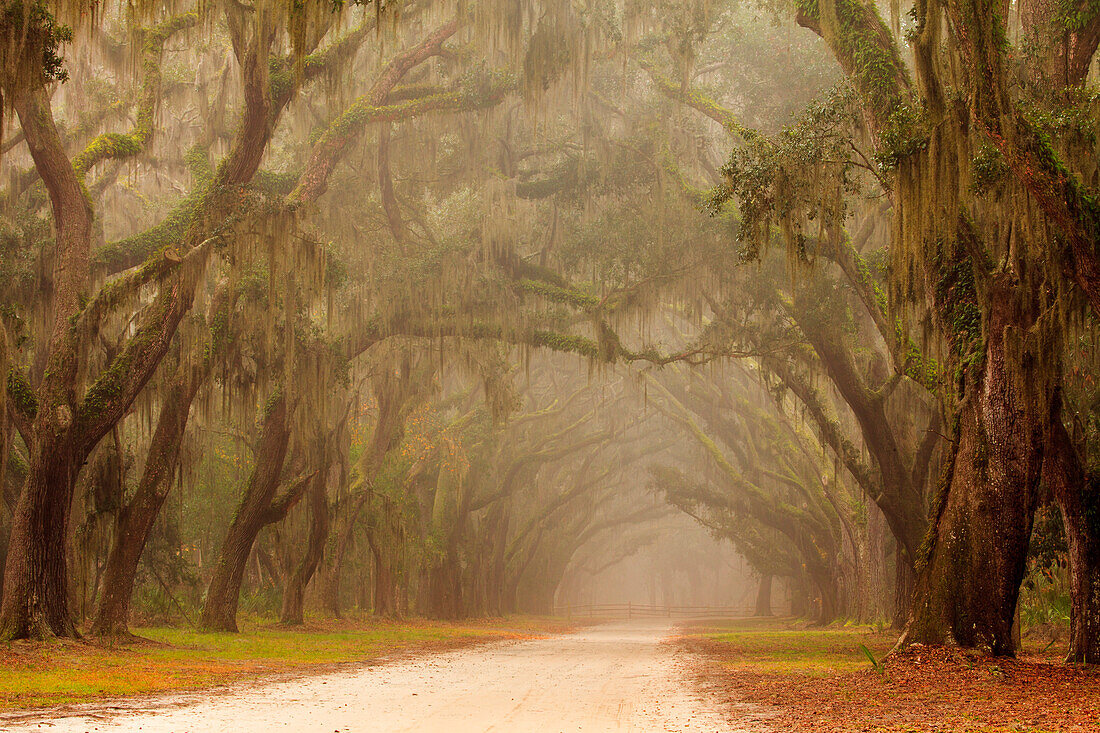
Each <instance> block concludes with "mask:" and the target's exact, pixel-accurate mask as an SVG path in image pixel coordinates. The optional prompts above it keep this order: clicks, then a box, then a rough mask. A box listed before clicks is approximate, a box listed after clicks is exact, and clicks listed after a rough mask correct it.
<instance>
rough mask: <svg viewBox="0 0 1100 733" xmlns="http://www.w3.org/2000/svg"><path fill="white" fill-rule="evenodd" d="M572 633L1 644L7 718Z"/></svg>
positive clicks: (317, 634)
mask: <svg viewBox="0 0 1100 733" xmlns="http://www.w3.org/2000/svg"><path fill="white" fill-rule="evenodd" d="M565 630H567V627H565V626H564V625H563V624H562V623H561V622H559V621H556V620H553V619H547V618H536V617H509V618H503V619H484V620H471V621H469V622H461V623H458V622H456V623H447V622H438V621H403V622H395V621H382V620H366V621H332V620H325V621H321V620H311V621H310V622H309V623H307V625H306V626H304V627H302V628H295V629H291V628H286V627H281V626H278V625H276V624H272V623H264V622H262V621H255V620H252V621H246V622H245V623H243V624H242V625H241V633H239V634H222V633H213V634H212V633H200V632H197V631H190V630H186V629H178V628H146V629H135V630H134V631H135V633H136V634H138V635H139V636H141V637H144V638H145V639H147V640H149V643H138V644H127V645H121V646H113V647H112V646H105V645H99V644H95V643H83V642H71V641H55V642H35V643H31V642H13V643H10V644H5V645H0V710H12V709H15V708H31V707H42V706H50V705H60V704H68V703H78V702H88V701H92V700H95V699H96V698H110V697H119V696H125V695H138V694H147V693H157V692H169V691H177V690H196V689H202V688H207V687H212V686H216V685H222V684H226V683H231V682H237V681H242V680H247V679H251V678H256V677H261V676H264V675H270V674H276V673H286V672H309V671H320V670H322V669H324V668H326V667H329V666H332V665H334V664H340V663H351V662H370V661H374V660H377V659H379V658H381V657H386V656H390V655H394V654H400V653H413V652H428V651H438V650H443V649H452V648H456V647H460V646H465V645H470V644H477V643H483V642H487V641H493V640H500V639H517V638H530V637H533V636H541V635H544V634H547V633H556V632H561V631H565Z"/></svg>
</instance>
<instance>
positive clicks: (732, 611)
mask: <svg viewBox="0 0 1100 733" xmlns="http://www.w3.org/2000/svg"><path fill="white" fill-rule="evenodd" d="M752 613H753V609H752V608H751V607H748V606H661V605H653V604H646V603H603V604H580V605H567V606H554V615H555V616H564V617H565V618H601V619H609V620H616V619H627V620H630V619H644V618H654V619H656V618H731V617H739V616H751V615H752Z"/></svg>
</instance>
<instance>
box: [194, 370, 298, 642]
mask: <svg viewBox="0 0 1100 733" xmlns="http://www.w3.org/2000/svg"><path fill="white" fill-rule="evenodd" d="M289 441H290V430H289V427H288V425H287V404H286V398H285V397H284V396H283V394H282V392H281V391H280V392H279V394H278V395H277V396H275V397H274V398H273V399H272V401H271V403H270V404H269V405H268V407H267V410H266V412H265V415H264V423H263V429H262V431H261V433H260V442H259V446H258V447H257V449H256V465H255V466H254V468H253V469H252V475H251V476H250V477H249V481H248V485H247V487H246V488H245V492H244V495H243V496H242V497H241V501H240V504H239V505H238V507H237V512H236V514H234V516H233V522H232V523H231V524H230V525H229V531H228V532H227V534H226V537H225V540H224V542H223V543H222V549H221V552H220V554H219V558H218V564H217V565H216V566H215V569H214V576H213V577H212V578H211V579H210V585H209V586H208V587H207V591H206V600H205V602H204V603H203V608H202V615H201V616H200V617H199V626H200V627H202V628H203V629H207V630H210V631H236V630H237V604H238V602H239V600H240V593H241V581H242V580H243V579H244V571H245V567H246V566H247V565H248V558H249V556H250V555H251V554H252V546H253V544H255V542H256V537H257V536H258V535H259V534H260V530H262V529H263V528H264V527H266V526H267V525H269V524H272V523H273V522H277V521H280V520H281V519H282V518H283V517H285V516H286V513H287V512H288V511H289V510H290V507H291V506H293V504H294V503H295V501H297V498H299V497H300V496H301V493H302V490H303V488H304V486H306V484H307V483H308V482H309V481H310V478H308V477H307V478H301V479H298V480H296V481H295V482H294V484H293V485H291V486H290V487H288V488H287V489H286V491H285V492H284V494H283V495H282V496H281V497H276V492H277V490H278V488H279V477H280V476H281V475H282V473H283V466H284V464H285V462H286V451H287V444H288V443H289Z"/></svg>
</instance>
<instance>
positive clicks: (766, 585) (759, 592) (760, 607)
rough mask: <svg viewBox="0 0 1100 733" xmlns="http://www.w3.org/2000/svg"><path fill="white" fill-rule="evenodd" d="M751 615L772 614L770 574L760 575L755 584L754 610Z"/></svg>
mask: <svg viewBox="0 0 1100 733" xmlns="http://www.w3.org/2000/svg"><path fill="white" fill-rule="evenodd" d="M752 615H753V616H771V615H773V614H772V576H771V575H761V576H760V583H759V585H757V586H756V610H755V611H753V614H752Z"/></svg>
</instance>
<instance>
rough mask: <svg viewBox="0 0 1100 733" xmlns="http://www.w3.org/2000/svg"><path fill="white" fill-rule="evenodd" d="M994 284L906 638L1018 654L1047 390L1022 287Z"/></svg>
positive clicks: (1004, 281) (1001, 278) (1003, 281)
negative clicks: (1028, 340)
mask: <svg viewBox="0 0 1100 733" xmlns="http://www.w3.org/2000/svg"><path fill="white" fill-rule="evenodd" d="M990 287H991V289H990V293H989V295H988V298H989V302H990V308H989V310H988V315H987V316H986V323H985V324H984V328H983V330H984V332H985V340H984V353H983V359H982V361H981V363H978V364H975V365H973V366H971V367H969V371H970V374H971V378H969V379H968V382H969V383H968V384H967V389H966V391H965V393H964V395H963V398H962V403H961V405H960V408H959V410H958V412H957V428H956V430H955V435H954V440H955V444H954V446H953V450H952V453H953V455H952V456H951V457H950V459H949V461H948V465H947V469H946V472H945V474H944V478H943V482H944V483H943V484H942V486H941V494H940V496H939V497H938V502H939V503H938V506H936V507H934V512H935V514H934V516H933V533H932V535H931V538H930V539H931V542H930V546H929V547H928V551H927V555H926V556H925V558H923V562H922V563H921V565H920V568H919V570H918V575H917V580H916V591H915V595H914V600H913V605H912V610H911V613H910V620H909V624H908V627H907V629H906V631H905V634H904V636H903V642H904V643H913V642H919V643H924V644H957V645H960V646H964V647H973V648H978V649H983V650H986V651H988V652H990V653H992V654H996V655H1012V654H1013V653H1014V652H1015V646H1014V644H1013V637H1012V626H1013V623H1014V621H1015V615H1016V602H1017V600H1018V597H1019V591H1020V584H1021V582H1022V581H1023V577H1024V574H1025V572H1026V562H1027V551H1028V544H1029V541H1030V538H1031V526H1032V520H1033V518H1034V515H1035V510H1036V507H1037V504H1038V499H1039V477H1040V471H1041V467H1042V460H1043V444H1044V440H1045V432H1046V427H1047V421H1048V417H1049V406H1048V401H1049V396H1048V395H1045V394H1043V391H1044V388H1043V386H1042V385H1044V384H1045V381H1044V380H1042V379H1040V378H1039V375H1038V374H1036V373H1034V372H1033V371H1032V368H1033V367H1035V366H1036V365H1037V358H1036V356H1037V355H1036V354H1034V353H1031V352H1030V351H1029V350H1028V349H1027V348H1026V347H1025V345H1024V344H1023V342H1022V337H1021V334H1020V330H1019V327H1018V324H1020V323H1026V322H1027V321H1028V320H1029V318H1028V316H1027V315H1026V314H1023V313H1021V312H1020V306H1019V305H1018V304H1019V301H1020V299H1021V297H1020V293H1019V292H1017V289H1016V286H1015V284H1014V283H1012V282H1010V281H1009V280H1008V275H1006V274H1001V275H998V276H997V277H996V278H995V280H994V282H992V283H991V286H990ZM1024 300H1026V298H1024Z"/></svg>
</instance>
